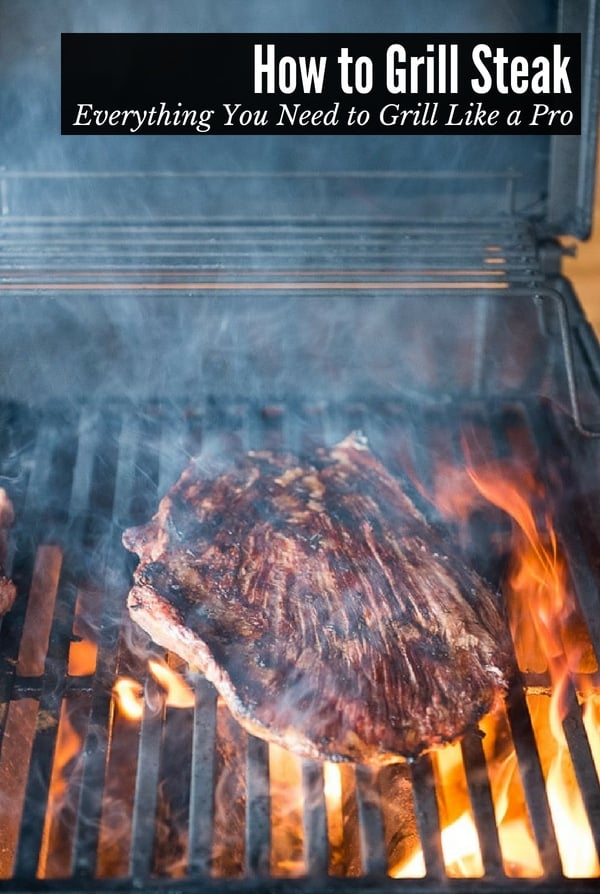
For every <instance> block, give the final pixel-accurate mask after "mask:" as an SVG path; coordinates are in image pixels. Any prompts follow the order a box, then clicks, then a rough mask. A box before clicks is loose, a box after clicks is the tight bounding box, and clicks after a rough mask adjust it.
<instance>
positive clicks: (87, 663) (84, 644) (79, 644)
mask: <svg viewBox="0 0 600 894" xmlns="http://www.w3.org/2000/svg"><path fill="white" fill-rule="evenodd" d="M97 654H98V646H97V645H96V643H93V642H92V641H91V640H89V639H80V640H73V641H72V642H71V643H70V645H69V665H68V673H69V675H70V676H71V677H86V676H91V674H93V673H94V672H95V670H96V657H97Z"/></svg>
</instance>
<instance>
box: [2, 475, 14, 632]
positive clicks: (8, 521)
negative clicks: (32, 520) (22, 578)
mask: <svg viewBox="0 0 600 894" xmlns="http://www.w3.org/2000/svg"><path fill="white" fill-rule="evenodd" d="M14 517H15V514H14V510H13V505H12V503H11V501H10V497H9V496H8V494H7V493H6V491H5V490H4V488H3V487H0V617H1V616H2V615H4V614H6V612H7V611H10V609H11V608H12V606H13V603H14V601H15V596H16V595H17V590H16V587H15V585H14V584H13V582H12V581H11V580H9V578H7V577H5V575H4V573H3V571H4V564H5V562H6V553H7V550H8V534H7V531H8V529H9V528H10V527H11V525H12V523H13V521H14Z"/></svg>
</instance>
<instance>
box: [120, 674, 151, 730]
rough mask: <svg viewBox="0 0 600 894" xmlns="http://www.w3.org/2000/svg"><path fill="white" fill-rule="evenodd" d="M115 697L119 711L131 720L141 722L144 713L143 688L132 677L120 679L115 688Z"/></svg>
mask: <svg viewBox="0 0 600 894" xmlns="http://www.w3.org/2000/svg"><path fill="white" fill-rule="evenodd" d="M113 697H114V699H115V702H116V705H117V708H118V710H119V711H120V713H121V714H123V716H124V717H127V718H128V719H129V720H141V719H142V715H143V713H144V694H143V690H142V686H141V684H140V683H138V682H137V680H132V679H131V677H119V679H118V680H117V682H116V683H115V685H114V686H113Z"/></svg>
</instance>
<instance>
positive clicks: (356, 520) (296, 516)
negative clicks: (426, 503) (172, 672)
mask: <svg viewBox="0 0 600 894" xmlns="http://www.w3.org/2000/svg"><path fill="white" fill-rule="evenodd" d="M124 543H125V546H126V547H127V548H128V549H130V550H132V551H133V552H135V553H137V554H138V555H139V557H140V562H139V565H138V566H137V569H136V571H135V573H134V586H133V588H132V590H131V592H130V594H129V601H128V604H129V609H130V611H131V613H132V616H133V617H134V619H135V620H136V621H137V622H138V623H139V624H140V625H141V626H142V627H143V628H144V629H145V630H146V631H147V633H148V634H149V635H150V636H151V637H152V639H154V640H155V641H156V642H157V643H159V644H160V645H162V646H164V647H166V648H167V649H170V650H172V651H174V652H176V653H177V654H179V655H180V656H181V657H183V658H184V659H185V660H186V661H188V662H189V663H190V664H191V665H194V666H196V667H197V668H199V669H200V670H201V671H202V672H203V673H205V674H206V676H207V678H208V679H209V680H211V681H212V682H213V683H214V685H215V686H216V687H217V689H218V690H219V692H220V693H221V695H222V696H223V697H224V699H225V700H226V702H227V704H228V705H229V708H230V710H231V711H232V713H233V714H234V715H235V716H236V717H237V719H238V720H239V721H240V723H242V724H243V725H244V726H245V727H246V728H247V729H248V730H249V731H250V732H251V733H253V734H255V735H258V736H261V737H263V738H266V739H269V740H271V741H276V742H278V743H280V744H282V745H284V746H285V747H287V748H289V749H291V750H293V751H295V752H297V753H298V754H301V755H304V756H308V757H313V758H314V757H317V758H326V759H332V760H354V761H358V762H363V763H368V762H373V763H387V762H390V761H393V760H397V759H398V756H399V755H416V754H418V753H419V752H421V751H423V750H425V749H427V748H430V747H432V746H435V745H438V744H441V743H443V742H447V741H450V740H452V739H455V738H457V737H458V736H460V735H462V734H463V733H464V732H465V731H466V730H467V729H468V728H470V727H472V726H473V725H474V724H475V723H476V721H477V720H478V718H480V717H481V716H482V715H483V714H484V713H485V712H487V711H488V710H489V709H490V707H491V706H492V703H493V702H494V700H495V698H496V696H497V695H498V694H499V693H501V692H502V691H503V689H504V686H505V682H504V681H505V673H506V671H507V670H508V668H509V666H510V658H509V655H510V645H509V637H508V633H507V629H506V626H505V623H504V620H503V618H502V616H501V613H500V611H499V609H498V607H497V604H496V600H495V596H494V594H493V593H492V592H491V591H490V589H489V588H488V587H487V585H486V584H485V583H484V582H483V581H482V580H481V579H480V577H479V576H478V575H477V574H476V573H475V572H474V571H472V570H470V569H469V568H467V567H465V565H464V564H463V563H462V562H461V561H460V560H459V559H458V558H457V557H455V556H452V555H450V554H449V553H448V550H447V547H445V545H444V541H443V538H442V536H441V535H440V534H439V533H438V532H437V531H436V530H434V529H433V528H432V527H431V526H430V525H429V524H428V523H427V522H426V520H425V518H424V517H423V516H422V514H421V513H420V512H419V511H418V510H417V508H416V507H415V506H414V504H413V502H412V501H411V500H410V498H409V497H408V496H407V495H406V493H405V491H404V490H403V488H402V486H401V484H400V482H399V480H398V479H396V478H394V477H393V476H392V475H391V474H390V473H389V472H388V471H386V469H385V468H384V467H383V466H382V465H381V463H380V462H379V461H378V460H377V459H376V458H375V457H374V456H373V454H372V453H371V452H370V450H369V449H368V447H367V446H366V444H365V442H364V440H362V439H361V438H360V437H357V436H350V437H348V438H346V439H345V440H344V441H343V442H342V443H341V444H339V445H338V446H336V447H334V448H332V449H331V450H326V449H321V450H318V451H316V453H315V455H314V457H312V459H311V461H310V462H300V461H299V460H298V459H297V458H295V457H293V456H289V455H280V454H277V453H272V452H270V451H262V452H254V453H249V454H247V455H245V456H242V457H240V458H239V459H238V460H236V461H231V463H230V464H229V465H228V466H226V467H225V468H221V469H220V470H215V469H213V470H212V471H210V472H208V471H206V469H205V468H203V465H202V463H201V462H200V461H194V462H192V463H191V464H190V465H189V466H188V468H187V469H186V470H185V471H184V473H183V474H182V476H181V478H180V479H179V481H178V482H177V483H176V484H175V485H174V486H173V488H172V489H171V490H170V491H169V493H167V495H166V496H165V497H164V498H163V499H162V500H161V502H160V506H159V509H158V512H157V514H156V515H155V517H154V519H153V520H152V521H151V522H150V523H149V524H147V525H145V526H142V527H138V528H131V529H129V530H127V531H126V532H125V534H124Z"/></svg>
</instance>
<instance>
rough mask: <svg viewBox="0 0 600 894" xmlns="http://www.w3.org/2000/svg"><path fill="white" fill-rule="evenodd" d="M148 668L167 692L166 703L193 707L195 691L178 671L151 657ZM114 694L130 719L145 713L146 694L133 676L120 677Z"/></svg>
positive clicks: (114, 687) (169, 705) (174, 705)
mask: <svg viewBox="0 0 600 894" xmlns="http://www.w3.org/2000/svg"><path fill="white" fill-rule="evenodd" d="M148 669H149V671H150V673H151V675H152V676H153V677H154V679H155V680H156V682H157V683H158V684H159V686H160V687H161V688H162V689H163V690H164V692H165V704H166V705H167V707H169V708H193V707H194V701H195V699H194V693H193V691H192V689H191V688H190V686H188V684H187V683H186V682H185V680H184V679H183V677H181V676H180V675H179V674H178V673H177V672H176V671H174V670H172V668H170V667H169V665H168V664H167V663H166V662H165V661H159V660H157V659H155V658H150V659H149V661H148ZM113 696H114V699H115V702H116V705H117V708H118V710H119V711H120V713H121V714H123V715H124V716H125V717H128V718H129V720H141V718H142V715H143V713H144V694H143V688H142V685H141V684H140V683H138V682H137V681H136V680H133V679H131V677H119V679H118V680H117V681H116V683H115V685H114V686H113Z"/></svg>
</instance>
